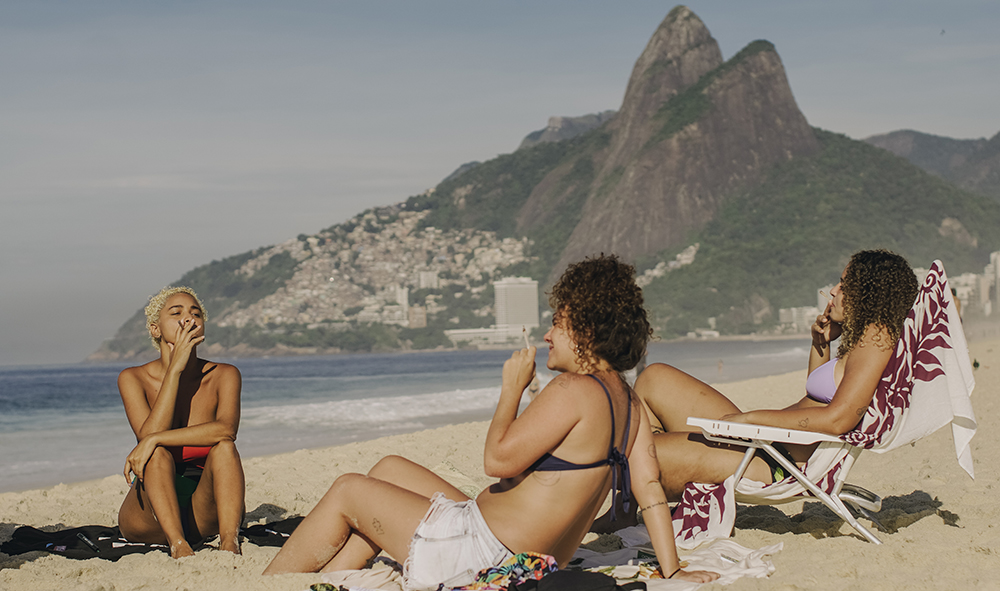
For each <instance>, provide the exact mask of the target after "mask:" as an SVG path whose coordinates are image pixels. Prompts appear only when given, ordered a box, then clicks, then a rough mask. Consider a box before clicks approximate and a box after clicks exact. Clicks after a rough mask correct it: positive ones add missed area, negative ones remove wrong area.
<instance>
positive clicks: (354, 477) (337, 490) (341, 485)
mask: <svg viewBox="0 0 1000 591" xmlns="http://www.w3.org/2000/svg"><path fill="white" fill-rule="evenodd" d="M367 480H368V477H367V476H364V475H363V474H353V473H351V474H341V475H340V476H338V477H337V479H336V480H334V481H333V484H331V485H330V490H328V491H326V495H324V498H327V499H344V498H347V497H349V496H351V495H352V494H354V493H355V491H357V490H358V489H360V488H361V487H362V486H364V485H363V483H364V482H365V481H367Z"/></svg>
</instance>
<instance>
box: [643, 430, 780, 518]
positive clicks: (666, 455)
mask: <svg viewBox="0 0 1000 591" xmlns="http://www.w3.org/2000/svg"><path fill="white" fill-rule="evenodd" d="M653 441H654V442H655V443H656V456H657V458H659V461H660V484H662V485H663V491H664V492H665V493H666V495H667V499H668V500H670V501H672V502H673V501H679V500H681V495H682V494H683V493H684V486H685V485H686V484H687V483H688V482H714V483H721V482H723V481H724V480H725V479H726V478H729V477H730V476H732V475H733V474H735V473H736V468H737V467H738V466H739V465H740V462H741V461H743V454H744V452H746V448H745V447H740V446H736V445H725V444H719V443H713V442H710V441H707V440H706V439H705V438H704V437H702V435H701V434H700V433H658V434H655V435H653ZM746 476H747V477H748V478H751V479H753V480H757V481H760V482H771V480H772V478H771V469H770V467H769V466H768V465H767V463H766V462H764V460H762V459H761V458H760V456H759V455H755V456H754V459H753V461H751V462H750V466H749V467H748V468H747V471H746Z"/></svg>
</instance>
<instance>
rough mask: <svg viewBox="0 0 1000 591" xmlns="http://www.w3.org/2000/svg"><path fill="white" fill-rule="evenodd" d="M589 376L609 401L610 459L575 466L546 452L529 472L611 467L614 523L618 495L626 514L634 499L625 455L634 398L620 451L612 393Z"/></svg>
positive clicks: (595, 377)
mask: <svg viewBox="0 0 1000 591" xmlns="http://www.w3.org/2000/svg"><path fill="white" fill-rule="evenodd" d="M587 375H588V376H589V377H591V378H594V381H596V382H597V383H598V384H600V385H601V388H602V389H603V390H604V395H605V396H606V397H607V399H608V406H609V407H610V408H611V443H610V444H609V445H608V457H607V458H605V459H603V460H598V461H596V462H593V463H590V464H575V463H573V462H568V461H566V460H564V459H562V458H557V457H555V456H554V455H552V454H550V453H548V452H546V453H544V454H542V457H540V458H538V460H537V461H535V463H534V464H532V465H531V468H529V470H532V471H536V470H537V471H539V472H565V471H567V470H586V469H588V468H597V467H598V466H611V490H612V493H611V494H612V497H611V521H614V520H615V518H616V516H615V505H616V504H617V503H616V501H617V500H618V493H619V492H621V493H622V494H623V495H624V496H623V497H622V507H624V508H625V511H626V512H627V511H628V509H629V503H630V500H631V498H632V485H631V482H630V475H629V469H628V456H626V455H625V448H626V446H627V445H628V435H629V429H630V428H631V426H632V396H631V394H629V403H628V418H627V419H626V421H625V438H624V439H623V440H622V449H621V451H619V450H617V449H615V407H614V404H613V403H612V402H611V393H610V392H608V387H607V386H605V385H604V382H602V381H601V380H599V379H598V378H597V376H595V375H592V374H587ZM626 387H627V386H626Z"/></svg>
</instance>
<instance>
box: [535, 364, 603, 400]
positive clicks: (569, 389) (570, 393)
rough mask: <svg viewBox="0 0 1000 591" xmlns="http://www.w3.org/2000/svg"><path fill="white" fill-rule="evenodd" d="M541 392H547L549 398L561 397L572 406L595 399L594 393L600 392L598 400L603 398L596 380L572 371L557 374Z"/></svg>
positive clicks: (596, 398) (601, 390)
mask: <svg viewBox="0 0 1000 591" xmlns="http://www.w3.org/2000/svg"><path fill="white" fill-rule="evenodd" d="M542 393H547V394H548V396H549V397H550V398H555V399H562V400H563V401H565V402H566V403H568V404H572V405H574V406H579V405H580V404H586V403H588V402H590V401H591V400H594V401H597V400H598V397H597V396H595V395H596V394H600V395H601V396H600V400H602V401H603V400H604V390H603V389H602V388H601V385H600V383H599V382H598V381H597V380H595V379H594V378H592V377H590V376H588V375H586V374H578V373H572V372H566V373H561V374H559V375H557V376H556V377H555V378H553V379H552V381H550V382H549V383H548V385H547V386H545V388H544V389H543V390H542ZM588 393H589V394H588ZM591 394H592V395H591ZM605 404H606V403H605Z"/></svg>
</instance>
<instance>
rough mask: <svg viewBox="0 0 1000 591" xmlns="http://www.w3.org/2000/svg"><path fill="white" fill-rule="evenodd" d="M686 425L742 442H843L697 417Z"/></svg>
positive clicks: (808, 433) (829, 438)
mask: <svg viewBox="0 0 1000 591" xmlns="http://www.w3.org/2000/svg"><path fill="white" fill-rule="evenodd" d="M687 424H688V425H690V426H692V427H698V428H700V429H701V432H702V433H704V434H705V436H706V437H707V436H714V437H727V438H732V439H743V440H754V439H756V440H762V441H776V442H779V443H792V444H798V445H809V444H811V443H817V442H819V441H832V442H836V443H843V440H842V439H840V438H839V437H834V436H833V435H827V434H826V433H817V432H816V431H799V430H797V429H783V428H781V427H767V426H765V425H750V424H747V423H733V422H730V421H714V420H712V419H701V418H698V417H688V420H687Z"/></svg>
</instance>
